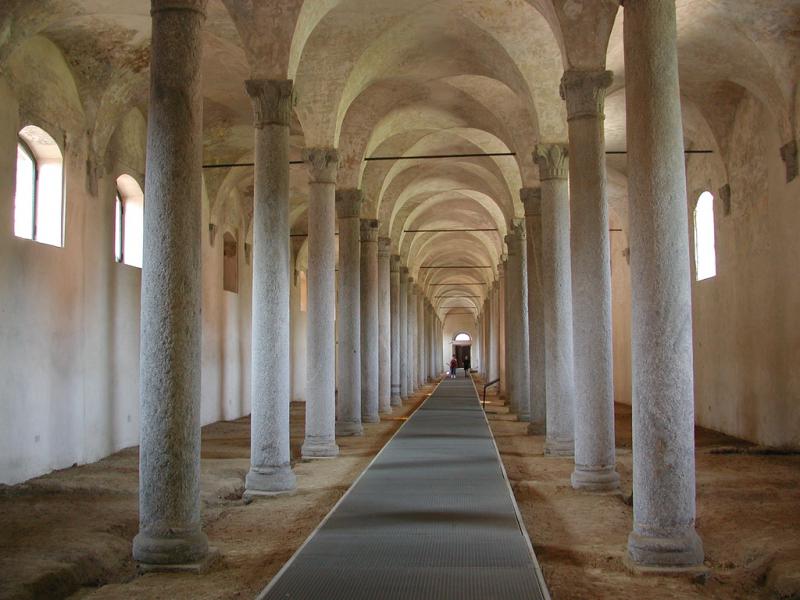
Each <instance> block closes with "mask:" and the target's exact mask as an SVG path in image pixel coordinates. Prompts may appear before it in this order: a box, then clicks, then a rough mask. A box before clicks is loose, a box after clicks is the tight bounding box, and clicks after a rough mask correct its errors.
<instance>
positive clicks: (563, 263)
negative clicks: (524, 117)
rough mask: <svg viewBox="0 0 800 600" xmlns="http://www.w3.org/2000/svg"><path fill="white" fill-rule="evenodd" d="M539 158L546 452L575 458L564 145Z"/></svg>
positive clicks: (547, 147)
mask: <svg viewBox="0 0 800 600" xmlns="http://www.w3.org/2000/svg"><path fill="white" fill-rule="evenodd" d="M534 159H535V160H536V163H537V164H538V166H539V179H540V180H541V182H542V296H543V308H544V352H545V390H546V393H547V419H546V421H547V437H546V438H545V449H544V453H545V454H546V455H549V456H572V455H573V453H574V448H575V446H574V445H575V430H574V428H575V425H574V421H575V412H574V411H575V383H574V379H573V372H574V369H573V358H572V356H573V354H572V274H571V269H570V250H569V187H568V185H567V177H568V174H569V168H568V162H567V148H566V146H564V145H562V144H540V145H538V146H537V147H536V152H535V153H534Z"/></svg>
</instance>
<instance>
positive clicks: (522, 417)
mask: <svg viewBox="0 0 800 600" xmlns="http://www.w3.org/2000/svg"><path fill="white" fill-rule="evenodd" d="M517 421H519V422H520V423H530V422H531V416H530V415H526V414H525V413H523V414H521V415H517Z"/></svg>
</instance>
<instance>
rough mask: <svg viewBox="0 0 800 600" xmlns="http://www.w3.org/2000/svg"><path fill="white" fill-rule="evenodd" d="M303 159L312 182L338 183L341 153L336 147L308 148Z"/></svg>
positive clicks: (304, 151)
mask: <svg viewBox="0 0 800 600" xmlns="http://www.w3.org/2000/svg"><path fill="white" fill-rule="evenodd" d="M303 161H304V162H305V163H306V167H307V168H308V176H309V179H310V181H311V183H336V171H337V169H338V168H339V153H338V152H337V151H336V149H335V148H306V149H305V150H303Z"/></svg>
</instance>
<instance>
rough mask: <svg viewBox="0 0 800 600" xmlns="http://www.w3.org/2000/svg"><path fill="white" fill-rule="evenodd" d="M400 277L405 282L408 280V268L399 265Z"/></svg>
mask: <svg viewBox="0 0 800 600" xmlns="http://www.w3.org/2000/svg"><path fill="white" fill-rule="evenodd" d="M400 275H401V276H402V277H405V278H406V280H408V267H404V266H403V265H400Z"/></svg>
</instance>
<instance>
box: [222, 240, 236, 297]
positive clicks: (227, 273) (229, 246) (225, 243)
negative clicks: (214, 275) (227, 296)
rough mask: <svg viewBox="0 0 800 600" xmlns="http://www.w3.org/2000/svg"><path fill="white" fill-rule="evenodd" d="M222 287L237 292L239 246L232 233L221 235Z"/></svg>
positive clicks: (227, 290)
mask: <svg viewBox="0 0 800 600" xmlns="http://www.w3.org/2000/svg"><path fill="white" fill-rule="evenodd" d="M222 248H223V250H222V254H223V258H222V289H223V290H225V291H226V292H233V293H235V294H236V293H238V292H239V246H238V244H237V243H236V238H235V237H233V234H232V233H229V232H227V231H226V232H225V235H223V236H222Z"/></svg>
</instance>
